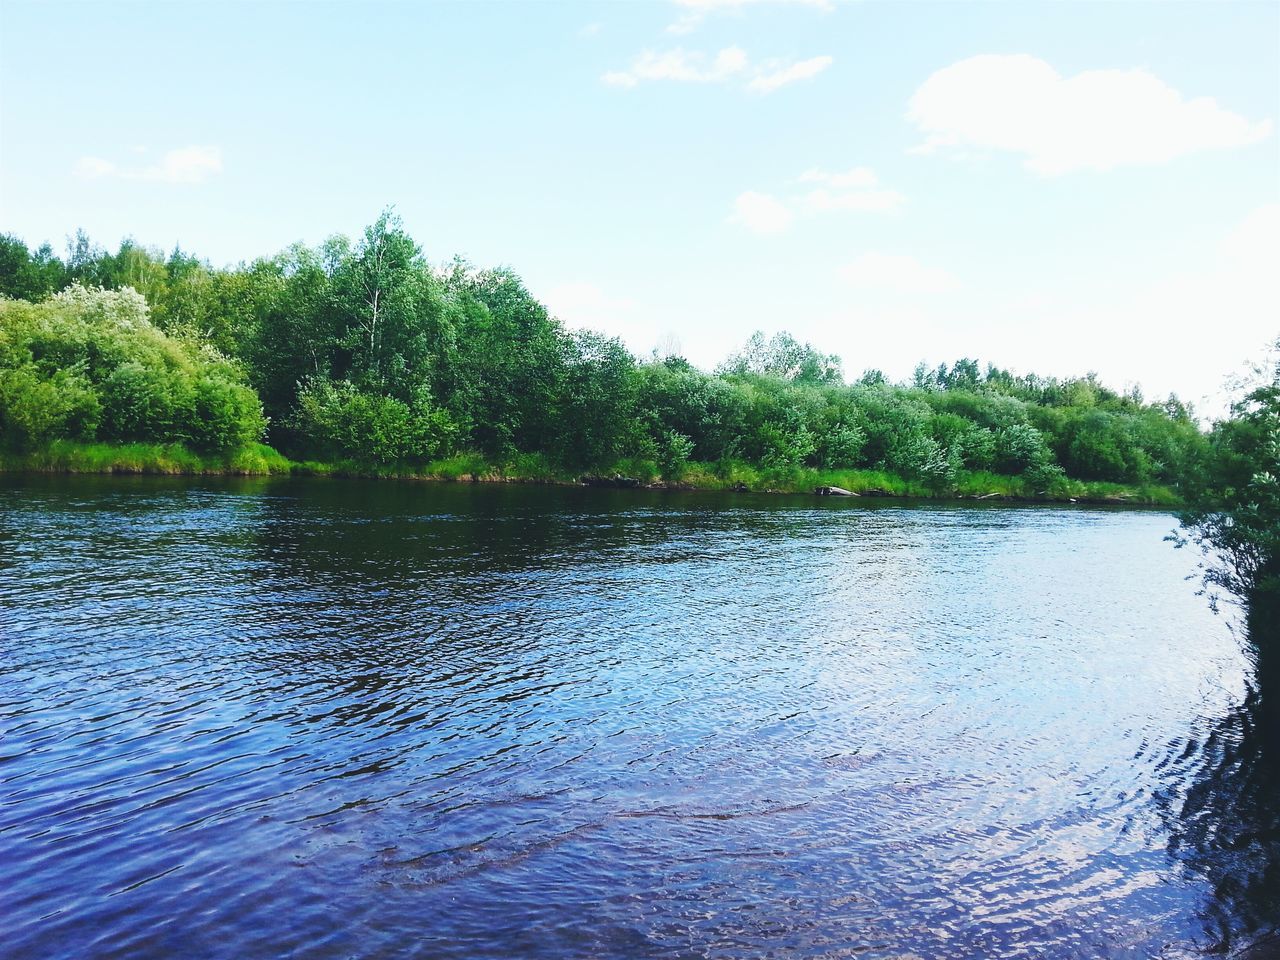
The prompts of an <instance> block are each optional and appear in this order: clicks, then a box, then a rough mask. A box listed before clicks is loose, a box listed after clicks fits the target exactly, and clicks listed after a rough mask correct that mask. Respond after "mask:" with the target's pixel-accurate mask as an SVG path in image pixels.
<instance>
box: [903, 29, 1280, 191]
mask: <svg viewBox="0 0 1280 960" xmlns="http://www.w3.org/2000/svg"><path fill="white" fill-rule="evenodd" d="M907 116H908V118H909V119H910V120H911V121H913V122H914V123H915V124H916V125H917V126H918V127H919V128H920V130H921V131H922V132H923V133H924V134H925V141H924V143H923V144H921V145H920V146H919V147H917V148H916V150H917V151H919V152H925V153H927V152H931V151H934V150H938V149H940V148H964V147H982V148H990V149H993V150H1006V151H1009V152H1011V153H1017V154H1022V155H1024V156H1025V157H1026V163H1027V166H1028V167H1029V168H1030V169H1032V170H1034V171H1036V172H1037V173H1040V174H1044V175H1055V174H1063V173H1068V172H1071V171H1074V170H1110V169H1112V168H1113V167H1118V166H1129V165H1141V164H1155V163H1164V162H1166V161H1169V160H1172V159H1174V158H1176V157H1180V156H1183V155H1185V154H1189V153H1195V152H1198V151H1202V150H1219V149H1226V148H1230V147H1240V146H1244V145H1246V144H1250V143H1256V142H1257V141H1259V140H1262V139H1264V138H1265V137H1267V136H1268V135H1269V134H1270V132H1271V123H1270V121H1266V120H1264V121H1260V122H1257V123H1252V122H1250V121H1248V120H1246V119H1245V118H1244V117H1242V116H1240V115H1239V114H1235V113H1231V112H1230V111H1228V110H1225V109H1223V108H1222V107H1220V106H1218V104H1217V103H1216V102H1215V101H1214V100H1212V99H1211V98H1209V97H1196V98H1193V99H1184V98H1183V96H1182V95H1181V94H1180V93H1179V92H1178V91H1177V90H1174V89H1173V88H1172V87H1170V86H1168V85H1167V84H1165V83H1164V82H1163V81H1162V80H1160V79H1159V78H1158V77H1155V76H1153V75H1152V74H1150V73H1148V72H1147V71H1145V70H1140V69H1133V70H1087V71H1085V72H1083V73H1079V74H1076V75H1075V76H1073V77H1063V76H1061V75H1060V74H1059V73H1058V72H1057V71H1056V70H1054V69H1053V67H1051V66H1050V65H1049V64H1048V63H1046V62H1045V61H1043V60H1039V59H1037V58H1035V57H1032V56H1029V55H1027V54H1016V55H1008V56H1004V55H993V54H988V55H982V56H976V57H970V58H968V59H967V60H961V61H959V62H958V63H954V64H952V65H951V66H949V67H946V68H944V69H942V70H939V71H937V72H936V73H934V74H933V75H932V76H930V77H929V78H928V79H927V80H926V81H925V82H924V83H923V84H922V85H921V86H920V88H919V89H918V90H917V91H916V92H915V94H914V96H912V98H911V102H910V104H909V108H908V112H907Z"/></svg>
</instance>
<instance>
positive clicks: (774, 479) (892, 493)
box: [0, 440, 1183, 509]
mask: <svg viewBox="0 0 1280 960" xmlns="http://www.w3.org/2000/svg"><path fill="white" fill-rule="evenodd" d="M624 466H627V467H630V468H632V471H633V473H632V474H628V473H626V472H623V471H622V470H611V471H601V472H596V473H585V474H584V473H579V472H576V471H572V470H564V469H557V468H555V467H553V466H552V465H551V464H550V463H548V462H547V461H546V459H545V458H543V457H539V456H533V457H521V458H517V459H516V460H514V461H510V462H507V463H498V462H495V461H493V460H489V459H487V458H485V457H484V456H482V455H480V454H465V453H464V454H458V455H455V456H451V457H445V458H440V459H437V460H433V461H428V462H423V463H392V464H368V463H358V462H355V461H350V460H347V461H337V462H321V461H316V460H303V461H295V460H290V459H289V458H288V457H286V456H284V455H283V454H281V453H280V452H278V451H277V450H275V449H273V448H272V447H269V446H267V445H266V444H261V443H255V444H251V445H248V446H246V447H244V448H242V449H240V450H236V451H233V452H231V453H225V454H216V455H209V454H200V453H197V452H195V451H193V450H191V449H189V448H187V447H185V446H183V445H181V444H176V443H170V444H159V443H127V444H110V443H77V442H74V441H66V440H60V441H55V442H53V443H51V444H49V445H48V446H47V447H44V448H42V449H39V450H34V451H28V452H25V453H3V452H0V472H4V473H29V474H30V473H35V474H121V475H134V476H140V475H148V476H206V477H208V476H243V477H264V476H275V477H281V476H302V477H333V478H360V479H384V480H404V481H420V482H423V481H425V482H438V483H521V484H542V485H549V486H582V487H602V488H613V489H643V490H678V491H727V492H736V493H770V494H809V495H819V491H826V490H829V489H831V488H835V489H837V490H843V491H847V492H848V493H849V494H852V495H853V496H855V497H872V498H875V497H892V498H903V499H930V500H981V501H1006V502H1022V503H1084V504H1110V505H1128V506H1142V507H1164V508H1169V509H1176V508H1179V507H1181V506H1182V505H1183V502H1182V500H1181V498H1180V497H1179V496H1178V494H1177V492H1176V491H1174V490H1173V489H1171V488H1170V487H1167V486H1164V485H1161V484H1141V485H1134V484H1120V483H1107V482H1099V481H1095V482H1083V481H1066V482H1065V483H1062V484H1060V485H1059V486H1058V487H1057V488H1056V489H1054V490H1052V491H1036V490H1033V489H1030V488H1029V487H1028V486H1027V484H1026V483H1025V481H1022V480H1020V479H1019V478H1017V477H1008V476H1002V475H1000V474H996V473H991V472H988V471H963V472H961V473H960V474H958V475H957V476H956V477H955V482H954V484H953V485H950V486H947V487H937V486H931V485H929V484H925V483H921V482H919V481H912V480H909V479H907V478H904V477H901V476H898V475H895V474H892V473H888V472H886V471H883V470H856V469H847V470H838V469H836V470H822V469H814V468H805V467H789V468H774V469H760V468H757V467H754V466H752V465H751V464H747V463H743V462H730V463H697V462H690V463H688V464H686V465H685V468H684V471H683V473H682V476H681V478H680V479H679V480H677V481H668V480H663V479H662V478H661V476H660V475H659V474H658V473H657V472H656V471H653V470H651V471H649V472H645V471H644V470H643V469H642V470H635V469H634V468H635V467H636V464H635V463H634V462H632V463H628V464H625V465H624ZM641 466H643V465H641ZM635 474H638V475H635Z"/></svg>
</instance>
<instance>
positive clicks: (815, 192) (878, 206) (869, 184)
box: [729, 167, 905, 234]
mask: <svg viewBox="0 0 1280 960" xmlns="http://www.w3.org/2000/svg"><path fill="white" fill-rule="evenodd" d="M797 182H798V183H802V184H816V186H813V187H810V188H809V189H807V190H805V191H804V192H801V193H793V194H790V195H788V196H786V197H777V196H775V195H773V194H771V193H762V192H760V191H757V190H747V191H744V192H743V193H740V194H739V195H738V197H737V198H736V199H735V200H734V202H733V213H732V215H731V216H730V217H729V222H730V223H737V224H740V225H741V226H743V227H746V228H747V229H748V230H750V231H751V232H752V233H759V234H772V233H782V232H783V231H785V230H786V229H788V228H789V227H790V226H791V224H792V223H793V222H794V221H795V219H796V217H797V216H800V215H810V214H821V213H830V212H834V211H846V212H855V213H868V212H880V213H883V212H887V211H890V210H895V209H897V208H898V207H899V206H901V205H902V203H903V201H904V200H905V198H904V197H903V196H902V194H900V193H899V192H898V191H897V190H891V189H889V188H888V187H885V186H882V185H881V183H880V178H879V177H877V176H876V172H875V171H874V170H872V169H871V168H870V167H854V168H853V169H852V170H847V171H844V172H842V173H828V172H827V171H824V170H806V171H805V172H804V173H802V174H801V175H800V176H799V178H798V179H797Z"/></svg>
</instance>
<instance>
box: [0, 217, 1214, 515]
mask: <svg viewBox="0 0 1280 960" xmlns="http://www.w3.org/2000/svg"><path fill="white" fill-rule="evenodd" d="M797 319H798V320H801V321H802V320H803V318H797ZM1212 458H1213V447H1212V444H1211V441H1210V435H1208V434H1207V433H1206V432H1205V431H1204V430H1202V429H1201V428H1200V426H1199V424H1198V422H1197V420H1196V417H1195V414H1194V411H1193V410H1192V408H1191V407H1190V406H1188V405H1187V404H1185V403H1183V402H1181V401H1180V400H1179V399H1178V398H1177V397H1175V396H1170V397H1167V398H1165V399H1160V400H1148V399H1147V398H1145V397H1143V395H1142V393H1141V392H1140V391H1139V390H1138V389H1137V388H1129V389H1127V390H1125V391H1123V392H1121V391H1116V390H1113V389H1111V388H1109V387H1107V386H1106V385H1105V384H1103V383H1101V382H1100V381H1099V380H1098V378H1097V377H1096V376H1094V375H1093V374H1086V375H1084V376H1078V377H1072V378H1065V379H1063V378H1058V377H1045V376H1040V375H1037V374H1034V373H1025V374H1017V373H1014V372H1012V371H1010V370H1007V369H1002V368H1000V367H997V366H995V365H993V364H990V363H988V364H986V365H985V367H984V366H982V365H980V364H979V363H978V361H977V360H974V359H970V358H962V359H960V360H956V361H955V362H953V363H951V364H941V365H939V366H936V367H930V366H927V365H926V364H924V363H921V364H920V365H919V366H918V367H917V368H916V370H915V371H914V373H913V375H912V376H911V377H910V378H908V379H905V380H902V381H900V382H893V381H890V380H889V379H888V378H887V377H886V376H885V375H884V373H883V372H882V371H880V370H878V369H875V368H868V369H866V370H864V371H863V372H862V373H861V374H860V375H853V374H852V373H851V372H847V371H846V369H845V367H844V362H843V361H842V359H841V358H840V357H838V356H836V355H834V354H831V353H826V352H823V351H822V350H820V349H818V348H817V347H815V346H813V345H812V344H810V343H805V342H802V341H800V340H798V339H797V338H795V337H793V336H791V335H790V334H788V333H785V332H780V333H777V334H774V335H773V336H771V337H766V336H765V334H763V333H760V332H757V333H754V334H752V335H751V336H750V337H748V338H747V340H746V342H745V343H744V344H743V345H742V346H741V347H740V348H739V349H738V350H736V351H734V352H732V353H730V354H729V355H728V356H727V357H726V358H725V359H724V360H723V361H722V362H721V363H720V364H719V365H717V366H716V367H715V369H714V370H705V369H701V368H699V367H697V366H695V365H693V364H692V363H690V362H689V360H688V359H687V358H685V357H684V356H683V355H682V354H681V352H680V347H679V344H678V343H676V342H675V341H674V340H673V339H671V338H668V341H667V342H666V343H665V345H663V346H661V347H658V348H655V349H654V350H653V352H652V354H651V355H649V356H636V355H634V354H633V353H631V352H630V351H629V350H628V349H627V347H626V346H625V345H624V344H623V343H622V342H621V341H620V340H618V339H616V338H613V337H609V336H606V335H603V334H600V333H596V332H592V331H589V330H578V329H571V328H568V327H566V326H565V325H564V324H563V323H561V322H560V321H559V320H558V319H557V318H556V317H555V316H554V315H553V314H552V313H551V311H550V310H549V309H548V308H547V306H546V305H545V304H543V303H542V302H540V301H539V300H538V299H537V298H536V297H535V296H534V294H533V293H532V292H531V291H530V290H529V289H528V288H527V287H526V286H525V285H524V283H523V281H522V280H521V279H520V277H519V276H518V275H517V274H516V273H515V272H514V271H512V270H510V269H508V268H499V269H480V268H476V267H473V266H472V265H470V264H469V263H466V262H465V261H462V260H459V259H454V260H452V261H448V262H445V263H443V264H439V263H432V262H431V261H429V260H428V259H427V258H426V256H425V255H424V254H423V252H422V248H421V247H420V246H419V245H418V244H417V243H416V242H415V241H414V240H413V238H411V237H410V236H409V235H408V234H407V233H406V232H405V230H404V229H403V227H402V225H401V223H400V222H399V220H398V219H397V218H396V217H395V216H394V215H393V214H392V213H391V212H390V211H387V212H384V213H383V214H382V215H381V216H380V217H379V218H378V219H377V220H376V221H375V222H374V223H373V224H371V225H370V226H369V227H367V228H366V229H365V231H364V232H363V235H362V236H360V237H358V238H356V239H354V240H352V239H349V238H346V237H342V236H335V237H331V238H330V239H328V240H326V241H324V242H323V243H322V244H320V245H319V246H317V247H307V246H304V245H302V244H295V245H294V246H292V247H290V248H288V249H287V250H284V251H282V252H281V253H279V254H277V255H275V256H273V257H266V258H261V259H258V260H255V261H253V262H251V263H240V264H237V265H234V266H229V267H223V268H217V267H214V266H212V265H211V264H209V263H208V262H206V261H203V260H200V259H198V258H196V257H194V256H192V255H190V254H188V253H185V252H183V251H181V250H178V249H175V250H174V251H173V252H172V253H170V254H168V255H166V254H164V253H163V252H162V251H160V250H155V249H150V248H147V247H143V246H141V245H139V244H137V243H135V242H134V241H132V240H126V241H124V242H123V243H122V244H121V245H120V248H119V249H118V250H117V251H116V252H109V251H107V250H105V249H103V248H100V247H97V246H94V245H93V244H91V243H90V242H89V240H88V238H87V237H85V236H84V235H83V233H81V234H78V235H77V236H76V238H75V239H74V240H73V241H72V242H71V243H70V244H69V245H68V250H67V252H66V255H65V258H63V257H59V256H57V255H55V254H54V252H53V251H52V249H51V248H49V247H48V245H45V246H43V247H40V248H38V249H35V250H31V249H29V248H28V247H27V246H26V245H25V244H24V243H23V242H22V241H21V240H19V239H18V238H16V237H11V236H0V468H3V469H5V470H10V471H14V470H25V471H38V472H46V473H48V472H54V473H62V472H78V473H112V472H114V473H157V474H190V475H195V474H249V475H271V474H279V475H314V476H360V477H388V478H390V477H399V478H413V479H423V480H427V479H434V480H454V481H459V480H464V479H466V480H475V481H509V482H535V483H536V482H540V483H548V484H579V483H587V484H590V485H596V486H632V487H640V486H644V487H651V488H658V489H690V490H695V489H696V490H738V491H760V492H763V491H776V492H785V493H807V494H813V493H815V492H816V491H818V490H819V488H840V489H839V490H837V491H836V492H837V493H841V492H844V491H847V492H848V493H851V494H857V495H859V496H876V495H879V496H898V497H929V498H935V499H956V498H959V499H979V498H983V499H990V500H995V499H1008V500H1027V501H1036V500H1042V501H1055V502H1071V501H1076V502H1094V503H1130V504H1141V505H1151V506H1164V507H1169V508H1179V507H1182V506H1184V505H1186V504H1190V503H1194V502H1195V501H1194V499H1193V497H1192V495H1191V494H1192V493H1193V492H1194V491H1195V490H1197V489H1198V488H1200V487H1203V482H1202V477H1203V475H1204V474H1205V472H1206V470H1208V469H1210V468H1211V467H1212V464H1213V459H1212Z"/></svg>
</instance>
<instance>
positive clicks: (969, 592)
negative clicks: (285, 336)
mask: <svg viewBox="0 0 1280 960" xmlns="http://www.w3.org/2000/svg"><path fill="white" fill-rule="evenodd" d="M1175 526H1176V520H1175V519H1174V518H1173V517H1172V516H1171V515H1169V514H1167V513H1163V512H1156V511H1134V510H1107V509H1099V508H1084V507H1069V506H1052V507H1049V506H1046V507H1031V506H1018V507H1009V506H985V505H984V506H975V505H946V504H937V503H906V502H901V501H898V502H892V501H883V502H870V501H867V500H836V499H821V500H819V499H817V498H807V497H790V496H764V495H748V494H676V493H651V492H646V491H606V490H595V489H592V490H587V489H573V488H551V487H525V486H514V485H512V486H504V485H448V484H416V483H396V482H360V481H335V480H319V479H317V480H306V481H304V480H277V481H268V480H178V479H161V478H112V477H31V478H22V477H8V478H0V865H3V866H2V867H0V915H2V916H3V925H4V928H5V929H4V938H5V939H4V945H3V947H0V953H3V954H4V955H5V956H7V957H15V958H17V957H21V958H28V957H29V958H40V960H53V958H63V957H65V958H86V957H120V958H125V957H128V958H139V957H144V958H145V957H172V956H182V957H210V958H223V957H226V958H248V957H279V956H298V957H302V956H306V957H321V958H328V957H335V958H336V957H357V956H358V957H432V958H434V957H457V958H485V957H531V958H539V957H619V958H621V957H628V958H630V957H640V958H643V957H725V958H728V957H763V956H774V957H816V956H823V957H826V956H855V955H856V956H858V957H872V958H881V957H883V958H889V957H894V958H906V957H920V958H928V960H934V958H952V957H955V958H961V957H1091V958H1092V957H1153V956H1159V957H1180V956H1196V955H1198V951H1199V950H1202V949H1204V948H1206V947H1210V946H1214V945H1218V946H1221V945H1223V944H1224V943H1227V942H1232V938H1233V937H1238V935H1239V934H1240V933H1241V932H1242V931H1243V932H1248V931H1256V930H1258V929H1261V928H1264V927H1265V925H1266V923H1267V922H1268V921H1269V920H1270V919H1272V918H1271V917H1270V915H1269V914H1267V912H1266V911H1267V910H1268V909H1270V906H1269V901H1268V898H1269V897H1271V896H1272V894H1271V893H1270V891H1269V884H1270V883H1271V882H1272V881H1273V880H1274V879H1275V877H1276V874H1275V871H1274V869H1273V867H1274V860H1273V854H1274V851H1275V842H1276V838H1275V836H1274V835H1272V836H1271V837H1270V840H1267V839H1266V835H1265V830H1264V831H1263V834H1262V836H1263V839H1262V840H1261V841H1257V840H1256V837H1255V838H1254V840H1252V841H1251V840H1250V839H1249V837H1252V836H1254V835H1253V834H1249V835H1248V836H1246V837H1245V839H1244V840H1241V839H1240V836H1241V831H1242V830H1243V831H1246V833H1247V831H1248V830H1249V829H1251V828H1252V826H1253V825H1254V821H1258V822H1260V823H1262V824H1263V827H1265V826H1266V824H1267V823H1274V819H1272V820H1270V821H1268V820H1267V818H1268V817H1271V818H1274V813H1275V810H1274V804H1275V803H1276V802H1277V799H1276V794H1275V792H1274V791H1272V790H1271V787H1270V785H1274V779H1273V767H1272V765H1271V757H1270V756H1269V755H1265V749H1266V748H1265V747H1264V746H1263V745H1260V744H1259V743H1258V737H1257V734H1256V725H1255V724H1254V722H1253V717H1252V714H1251V709H1252V706H1251V705H1252V703H1253V701H1254V700H1255V699H1256V697H1254V695H1253V694H1252V693H1251V688H1250V683H1249V677H1250V662H1249V659H1248V657H1247V656H1246V655H1245V654H1244V653H1243V652H1242V646H1241V642H1240V639H1239V637H1238V636H1237V634H1236V633H1233V630H1232V625H1233V620H1232V616H1231V615H1230V614H1229V613H1228V614H1227V615H1214V614H1213V613H1212V612H1211V611H1210V610H1209V609H1208V605H1207V604H1206V602H1205V600H1204V598H1202V597H1199V596H1197V595H1196V592H1195V582H1194V581H1188V580H1187V579H1186V577H1187V575H1188V574H1189V573H1192V572H1193V568H1194V562H1195V557H1194V556H1193V555H1192V554H1191V553H1190V552H1189V551H1178V550H1174V549H1173V548H1172V547H1171V545H1170V544H1169V543H1166V542H1164V540H1163V537H1164V536H1165V534H1167V533H1168V532H1169V531H1171V530H1172V529H1173V528H1174V527H1175ZM1251 818H1252V819H1251ZM1254 832H1255V833H1257V831H1256V830H1255V831H1254ZM1233 837H1234V838H1235V842H1234V844H1233V840H1232V838H1233ZM1251 843H1252V846H1250V844H1251ZM1268 871H1270V872H1268ZM1236 942H1238V941H1236Z"/></svg>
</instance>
